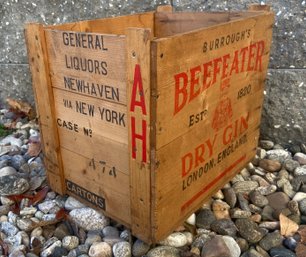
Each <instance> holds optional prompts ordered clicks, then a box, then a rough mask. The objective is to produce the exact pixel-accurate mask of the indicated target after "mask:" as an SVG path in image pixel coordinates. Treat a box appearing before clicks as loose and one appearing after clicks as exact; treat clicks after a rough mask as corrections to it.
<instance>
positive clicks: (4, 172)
mask: <svg viewBox="0 0 306 257" xmlns="http://www.w3.org/2000/svg"><path fill="white" fill-rule="evenodd" d="M16 173H17V171H16V170H15V169H14V168H13V167H10V166H6V167H3V168H1V169H0V177H3V176H8V175H16Z"/></svg>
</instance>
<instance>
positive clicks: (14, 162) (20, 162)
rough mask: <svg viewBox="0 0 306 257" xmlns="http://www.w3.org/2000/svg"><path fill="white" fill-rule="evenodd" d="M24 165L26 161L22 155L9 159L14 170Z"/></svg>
mask: <svg viewBox="0 0 306 257" xmlns="http://www.w3.org/2000/svg"><path fill="white" fill-rule="evenodd" d="M25 163H26V161H25V160H24V158H23V156H22V155H14V156H13V157H12V159H11V164H12V166H13V167H14V168H15V169H16V170H19V169H20V167H21V166H22V165H23V164H25Z"/></svg>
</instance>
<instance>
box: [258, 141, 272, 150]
mask: <svg viewBox="0 0 306 257" xmlns="http://www.w3.org/2000/svg"><path fill="white" fill-rule="evenodd" d="M259 145H260V147H261V148H263V149H265V150H271V149H273V147H274V143H273V142H272V141H270V140H260V141H259Z"/></svg>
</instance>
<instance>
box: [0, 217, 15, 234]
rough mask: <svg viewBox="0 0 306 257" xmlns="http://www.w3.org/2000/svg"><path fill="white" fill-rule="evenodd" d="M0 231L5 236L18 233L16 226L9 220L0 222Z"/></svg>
mask: <svg viewBox="0 0 306 257" xmlns="http://www.w3.org/2000/svg"><path fill="white" fill-rule="evenodd" d="M0 226H1V231H2V232H3V233H4V234H6V235H7V236H14V235H16V234H17V233H18V231H19V230H18V228H16V227H15V226H14V225H12V224H11V223H10V222H7V221H4V222H2V223H1V224H0Z"/></svg>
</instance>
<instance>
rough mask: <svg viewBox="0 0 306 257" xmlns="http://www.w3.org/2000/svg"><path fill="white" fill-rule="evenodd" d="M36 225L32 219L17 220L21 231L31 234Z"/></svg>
mask: <svg viewBox="0 0 306 257" xmlns="http://www.w3.org/2000/svg"><path fill="white" fill-rule="evenodd" d="M35 226H36V224H35V222H34V221H32V220H31V219H18V220H17V227H18V228H19V229H20V230H23V231H26V232H29V231H31V230H33V229H34V228H35Z"/></svg>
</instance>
